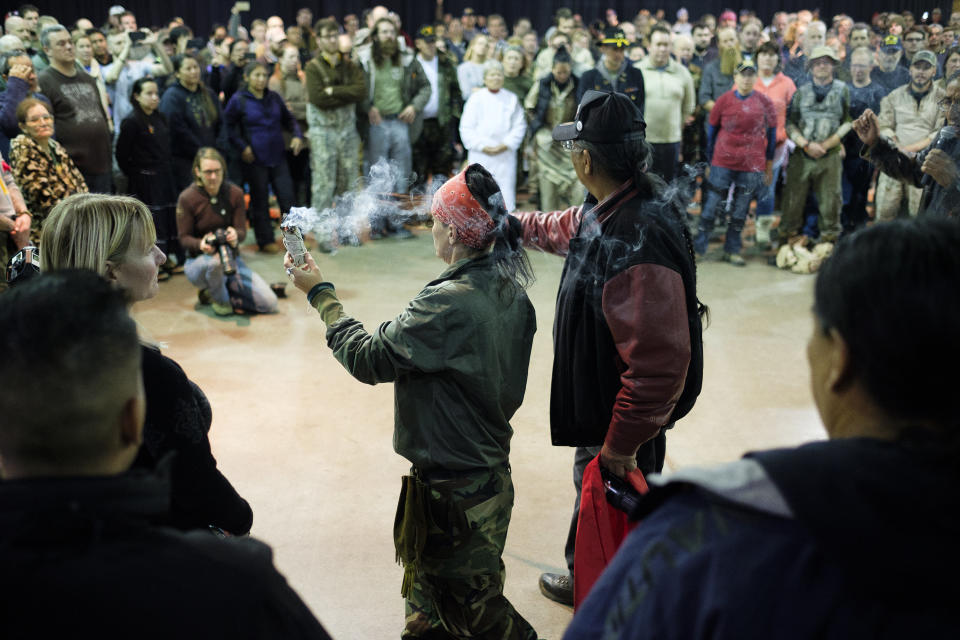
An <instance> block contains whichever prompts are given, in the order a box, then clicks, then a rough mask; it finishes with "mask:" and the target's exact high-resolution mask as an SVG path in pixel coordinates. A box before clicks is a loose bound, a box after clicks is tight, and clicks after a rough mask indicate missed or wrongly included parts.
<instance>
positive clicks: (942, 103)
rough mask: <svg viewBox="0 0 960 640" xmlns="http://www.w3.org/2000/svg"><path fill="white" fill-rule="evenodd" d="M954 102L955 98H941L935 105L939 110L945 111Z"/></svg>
mask: <svg viewBox="0 0 960 640" xmlns="http://www.w3.org/2000/svg"><path fill="white" fill-rule="evenodd" d="M956 102H957V100H954V99H953V98H941V99H940V100H939V101H938V102H937V106H938V107H939V108H940V111H947V110H948V109H949V108H950V107H952V106H953V105H954V104H955V103H956Z"/></svg>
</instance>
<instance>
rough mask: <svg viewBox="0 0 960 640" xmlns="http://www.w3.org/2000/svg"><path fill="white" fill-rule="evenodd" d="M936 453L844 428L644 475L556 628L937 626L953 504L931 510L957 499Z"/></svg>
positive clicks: (636, 633)
mask: <svg viewBox="0 0 960 640" xmlns="http://www.w3.org/2000/svg"><path fill="white" fill-rule="evenodd" d="M943 466H944V465H942V464H939V465H938V464H937V463H936V462H935V461H934V460H933V458H932V457H930V456H915V455H911V454H910V453H909V452H906V451H905V450H904V449H903V448H902V447H899V446H898V445H896V444H891V443H887V442H883V441H879V440H874V439H869V438H850V439H846V440H845V441H839V442H838V441H830V442H816V443H812V444H809V445H805V446H802V447H798V448H795V449H781V450H773V451H766V452H760V453H757V454H751V455H750V456H749V457H748V458H745V459H743V460H740V461H737V462H733V463H729V464H726V465H721V466H719V467H714V468H707V469H697V468H691V469H688V470H682V471H680V472H678V473H676V474H673V475H672V476H670V477H669V478H664V477H662V476H658V475H653V476H651V477H650V478H649V481H650V484H651V487H652V489H651V492H650V493H649V494H647V496H645V497H644V499H643V501H642V502H641V504H640V508H639V509H638V510H636V511H635V512H634V516H636V517H639V518H641V522H640V524H639V525H638V527H637V528H636V529H635V530H634V531H633V532H632V533H631V534H630V536H629V537H628V539H627V541H626V542H625V543H624V545H623V546H622V547H621V549H620V551H619V552H618V553H617V555H616V557H615V558H614V560H613V562H612V563H611V565H610V566H609V567H608V568H607V570H606V571H605V572H604V574H603V575H602V576H601V578H600V580H599V581H598V583H597V584H596V585H595V587H594V589H593V590H592V591H591V593H590V595H589V597H588V598H587V600H586V601H585V602H584V603H583V605H582V607H581V608H580V610H579V611H578V612H577V615H576V617H575V618H574V620H573V623H572V624H571V626H570V628H569V629H568V632H567V635H566V636H564V637H565V638H678V639H679V638H691V637H712V638H731V639H732V638H747V637H784V636H783V631H784V629H786V628H789V629H790V634H789V635H788V636H786V637H796V638H811V637H835V638H867V637H871V638H872V637H878V633H879V632H878V630H879V629H883V630H884V631H885V633H882V634H879V635H887V633H889V635H890V637H898V636H900V635H907V636H915V637H947V636H945V635H944V634H943V632H944V631H945V630H946V629H947V628H954V629H956V621H955V615H954V614H953V613H952V611H953V603H952V598H951V596H950V595H949V594H950V593H952V592H951V590H950V589H948V588H946V587H947V586H948V585H949V584H952V578H951V577H950V576H952V575H955V573H954V572H955V570H956V568H957V557H958V553H957V552H956V550H955V547H956V545H955V544H953V542H952V540H953V538H954V537H955V534H956V530H955V528H956V523H957V517H956V516H950V517H949V518H947V519H946V520H947V523H946V524H945V523H943V522H939V521H938V518H939V517H940V514H941V512H943V511H944V510H950V508H951V507H953V506H954V505H956V504H957V498H956V497H955V496H952V497H950V496H949V494H950V493H955V492H948V491H945V490H943V489H940V490H937V489H935V485H936V484H937V481H939V483H940V484H941V485H942V484H944V483H943V481H944V480H945V479H946V478H947V477H948V476H951V475H952V476H953V477H955V476H956V471H955V470H949V471H945V469H944V468H943ZM903 471H906V472H907V473H906V474H904V473H903ZM914 476H916V477H917V479H918V488H920V489H921V490H922V491H921V495H919V496H918V495H917V492H916V491H915V490H914V489H913V488H912V487H911V486H910V484H911V483H910V482H903V478H904V477H911V478H913V477H914ZM844 479H845V480H846V481H845V482H840V481H841V480H844ZM930 489H932V491H931V490H930ZM827 495H829V496H830V499H829V500H825V499H824V496H827ZM945 495H946V496H948V499H947V501H946V502H942V503H940V505H939V506H940V507H942V508H938V505H937V502H938V500H939V499H940V498H942V497H943V496H945ZM909 496H914V498H913V499H911V498H909ZM917 498H919V499H917ZM891 505H898V506H897V508H892V507H891ZM954 511H955V510H954ZM951 531H952V534H951ZM908 539H912V540H914V541H915V542H917V543H918V544H916V545H910V546H909V547H908V548H905V547H904V545H903V542H904V541H905V540H908ZM938 558H939V562H938V560H937V559H938ZM825 634H826V635H825Z"/></svg>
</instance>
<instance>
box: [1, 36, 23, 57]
mask: <svg viewBox="0 0 960 640" xmlns="http://www.w3.org/2000/svg"><path fill="white" fill-rule="evenodd" d="M25 48H26V47H25V46H24V45H23V42H22V41H21V40H20V38H18V37H17V36H12V35H10V34H7V35H5V36H3V37H0V53H7V52H8V51H22V50H23V49H25Z"/></svg>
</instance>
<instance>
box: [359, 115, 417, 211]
mask: <svg viewBox="0 0 960 640" xmlns="http://www.w3.org/2000/svg"><path fill="white" fill-rule="evenodd" d="M381 159H386V160H387V161H389V162H390V163H391V164H394V166H395V168H396V170H397V174H396V175H397V180H396V183H395V184H394V185H393V190H394V191H395V192H396V193H407V191H408V190H409V189H410V172H411V171H412V170H413V148H412V147H411V146H410V125H408V124H407V123H406V122H401V121H400V120H397V119H396V118H391V119H386V118H384V120H383V122H381V123H380V124H371V125H370V133H369V136H368V138H367V163H368V164H369V166H370V167H372V166H373V165H375V164H376V163H377V161H378V160H381Z"/></svg>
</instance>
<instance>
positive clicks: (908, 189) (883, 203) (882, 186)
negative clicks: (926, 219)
mask: <svg viewBox="0 0 960 640" xmlns="http://www.w3.org/2000/svg"><path fill="white" fill-rule="evenodd" d="M922 195H923V189H921V188H919V187H914V186H909V185H906V184H904V183H902V182H900V181H899V180H897V179H896V178H891V177H890V176H888V175H887V174H885V173H881V174H880V177H879V178H878V179H877V196H876V203H877V221H878V222H888V221H890V220H895V219H896V218H897V214H899V213H900V203H901V202H903V199H904V198H907V201H908V210H909V211H910V216H911V217H913V218H916V217H917V211H918V210H919V209H920V197H921V196H922Z"/></svg>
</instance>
